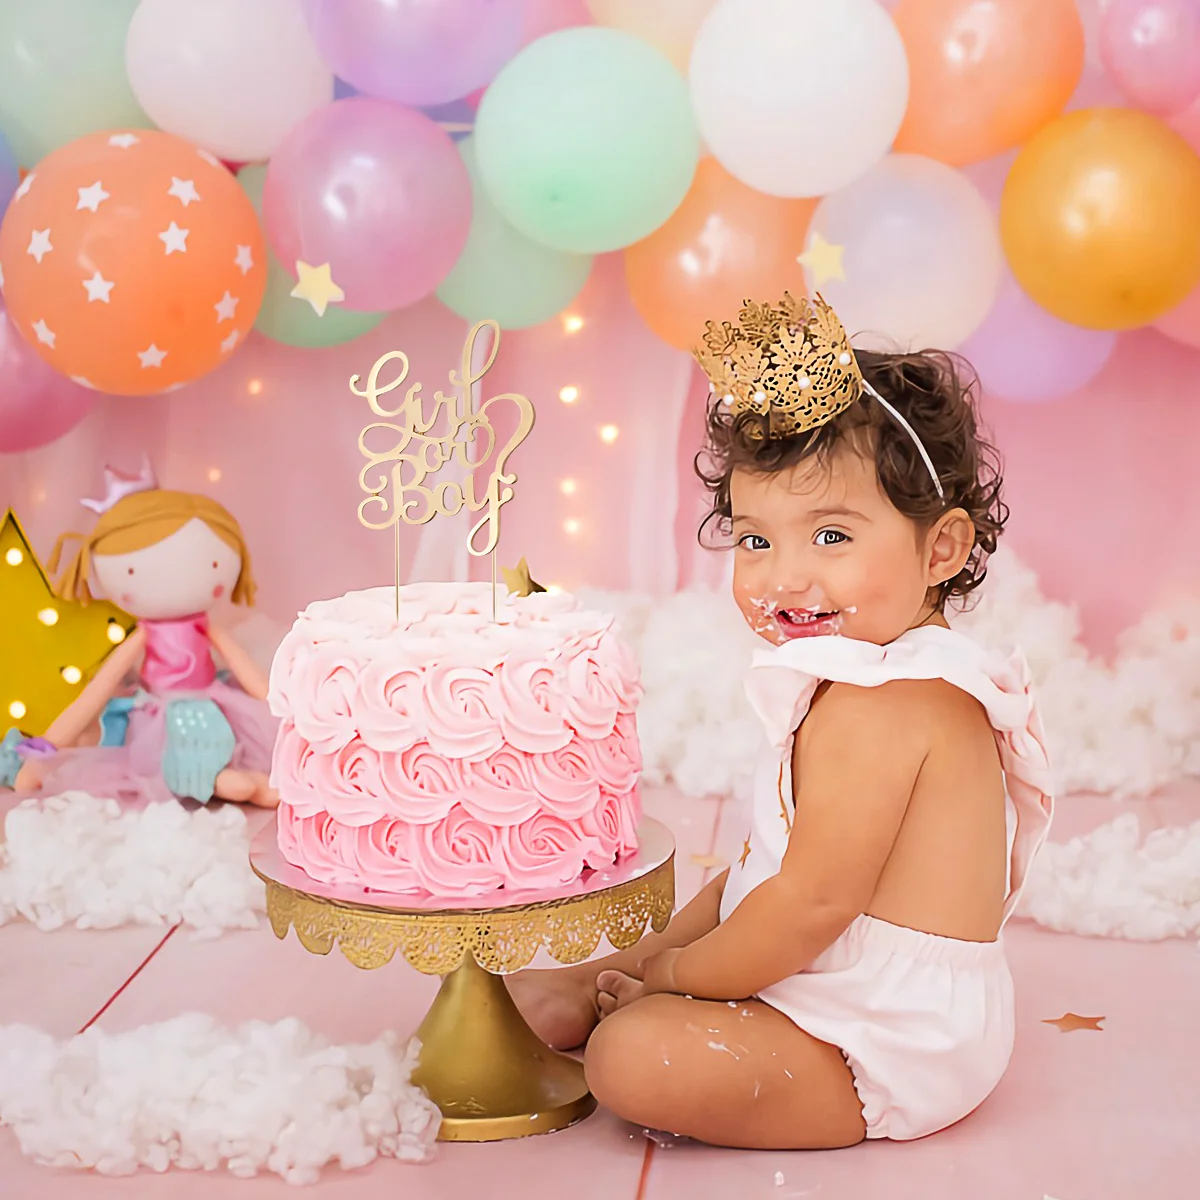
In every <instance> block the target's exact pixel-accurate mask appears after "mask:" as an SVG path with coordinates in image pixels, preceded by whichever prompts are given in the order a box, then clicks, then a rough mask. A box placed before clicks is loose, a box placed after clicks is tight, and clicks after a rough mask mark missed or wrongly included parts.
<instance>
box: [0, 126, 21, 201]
mask: <svg viewBox="0 0 1200 1200" xmlns="http://www.w3.org/2000/svg"><path fill="white" fill-rule="evenodd" d="M20 183H21V172H20V170H19V168H18V167H17V160H16V157H15V156H14V155H13V152H12V148H11V147H10V146H9V144H8V139H7V138H6V137H5V136H4V134H2V133H0V217H2V216H4V213H5V211H6V210H7V208H8V202H9V201H10V200H11V199H12V197H13V192H15V191H16V190H17V188H18V187H19V186H20Z"/></svg>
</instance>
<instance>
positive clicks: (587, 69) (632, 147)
mask: <svg viewBox="0 0 1200 1200" xmlns="http://www.w3.org/2000/svg"><path fill="white" fill-rule="evenodd" d="M649 2H650V0H647V3H649ZM475 143H476V153H477V155H478V158H479V170H480V174H481V176H482V178H483V182H484V185H485V186H486V187H487V190H488V194H489V195H490V196H491V198H492V201H493V202H494V203H495V205H496V207H497V208H498V209H499V210H500V212H501V213H503V214H504V216H505V217H507V218H508V220H509V221H511V222H512V224H513V225H515V226H516V227H517V228H518V229H519V230H520V231H521V232H522V233H525V234H528V235H529V236H530V237H531V238H534V239H536V240H537V241H539V242H544V243H545V244H546V245H547V246H554V247H555V248H557V249H559V250H571V251H574V252H575V253H577V254H600V253H603V252H605V251H608V250H619V249H620V248H621V247H623V246H628V245H630V244H631V243H632V242H636V241H640V240H641V239H642V238H644V237H645V236H646V235H647V234H650V233H653V232H654V230H655V229H657V228H658V227H659V226H660V225H661V224H662V223H663V222H664V221H665V220H666V219H667V218H668V217H669V216H670V215H671V213H673V212H674V211H675V209H676V208H678V206H679V203H680V201H682V200H683V197H684V195H685V194H686V193H687V190H688V187H689V186H690V185H691V182H692V176H693V175H694V174H695V171H696V161H697V157H698V155H699V151H700V140H699V135H698V134H697V132H696V125H695V121H694V119H693V117H692V105H691V100H690V98H689V95H688V89H687V84H686V83H685V81H684V79H683V76H682V75H680V74H679V72H678V71H677V70H676V69H675V68H674V67H673V66H672V65H671V61H670V60H669V59H668V58H667V57H666V55H664V54H663V53H661V52H660V51H659V50H656V49H655V48H654V47H653V46H651V45H649V44H648V43H646V42H643V41H641V40H640V39H638V38H636V37H634V36H633V35H632V34H628V33H624V32H622V31H621V30H619V29H606V28H603V27H601V26H585V27H582V28H575V29H563V30H560V31H559V32H557V33H552V34H550V35H549V36H548V37H543V38H538V39H537V41H535V42H531V43H530V44H529V45H528V46H526V47H525V49H524V50H522V51H521V52H520V54H518V55H517V56H516V58H514V59H512V61H511V62H509V64H508V65H507V66H506V67H505V68H504V69H503V70H502V71H501V72H500V74H499V75H497V76H496V78H495V79H494V80H493V81H492V83H491V84H490V85H489V86H488V89H487V91H486V92H484V94H483V102H482V103H481V104H480V106H479V112H478V113H477V114H476V118H475Z"/></svg>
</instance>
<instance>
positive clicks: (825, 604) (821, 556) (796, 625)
mask: <svg viewBox="0 0 1200 1200" xmlns="http://www.w3.org/2000/svg"><path fill="white" fill-rule="evenodd" d="M730 498H731V502H732V518H733V519H732V533H733V542H734V550H733V553H734V569H733V591H734V597H735V599H736V600H737V604H738V607H739V608H740V609H741V612H742V615H743V616H744V617H745V619H746V623H747V624H748V625H749V626H750V628H751V629H753V630H754V632H755V633H757V634H758V635H759V636H760V637H762V638H765V639H766V640H767V641H769V642H771V643H773V644H775V645H782V644H783V643H784V642H787V641H791V640H793V639H796V638H803V637H818V636H829V635H832V634H841V635H843V636H845V637H852V638H856V639H858V640H860V641H868V642H875V643H877V644H879V645H885V644H886V643H888V642H891V641H893V640H895V639H896V638H897V637H899V636H900V635H901V634H902V633H904V632H905V631H906V630H908V629H911V628H913V627H914V626H915V625H918V624H920V623H922V622H923V621H924V620H926V619H928V618H929V616H930V615H931V610H930V608H929V605H928V601H927V597H928V593H929V588H930V587H931V586H932V585H933V584H934V583H936V582H938V580H937V579H936V578H934V577H933V575H934V571H933V567H932V564H931V544H932V539H933V537H934V534H933V531H930V533H929V534H926V533H925V532H924V531H922V530H920V529H918V528H917V526H916V525H915V524H914V523H913V522H912V521H911V520H909V518H907V517H906V516H904V515H903V514H902V513H901V512H899V511H898V510H897V509H896V508H895V507H894V506H893V505H892V503H891V501H890V500H889V499H888V497H887V496H886V494H885V493H884V491H883V489H882V488H881V486H880V484H879V480H878V477H877V476H876V474H875V467H874V463H873V462H872V461H871V460H869V459H867V458H865V457H863V456H862V455H860V454H858V453H856V452H855V451H854V450H853V449H851V448H844V449H841V450H839V451H836V452H835V453H834V454H833V455H832V457H831V458H830V459H829V460H828V461H827V462H818V461H816V460H815V459H808V460H804V461H802V462H801V463H799V464H798V465H797V466H796V467H795V468H794V469H792V470H789V471H782V472H779V473H777V474H774V475H759V474H752V473H750V472H748V471H742V470H737V471H735V472H734V474H733V477H732V479H731V481H730Z"/></svg>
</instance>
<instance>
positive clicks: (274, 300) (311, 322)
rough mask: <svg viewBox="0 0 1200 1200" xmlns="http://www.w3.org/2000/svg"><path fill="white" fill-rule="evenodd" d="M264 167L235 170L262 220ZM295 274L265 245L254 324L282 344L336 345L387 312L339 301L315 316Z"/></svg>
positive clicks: (313, 347)
mask: <svg viewBox="0 0 1200 1200" xmlns="http://www.w3.org/2000/svg"><path fill="white" fill-rule="evenodd" d="M266 178H267V168H266V167H265V166H262V165H260V164H258V163H255V164H253V165H252V166H249V167H243V168H242V169H241V170H240V171H239V172H238V174H237V181H238V183H240V184H241V185H242V190H243V191H244V192H245V193H246V195H247V196H249V197H250V203H251V204H253V205H254V211H255V212H256V213H258V217H259V220H260V221H261V220H262V194H263V184H264V183H265V182H266ZM295 286H296V277H295V276H294V275H293V274H292V273H291V272H290V271H288V270H286V269H285V268H284V266H283V264H282V263H281V262H280V261H279V259H278V258H276V257H275V251H274V250H271V249H270V248H269V247H268V249H267V290H266V293H265V295H264V296H263V302H262V308H260V309H259V310H258V317H257V319H256V320H255V322H254V328H255V329H257V330H258V332H259V333H261V334H262V335H263V337H268V338H270V339H271V341H273V342H282V343H283V344H284V345H285V346H298V347H300V348H301V349H305V350H316V349H318V348H320V347H322V346H340V345H341V344H342V343H343V342H352V341H353V340H354V339H355V338H356V337H360V336H361V335H362V334H364V333H370V331H371V330H372V329H374V328H375V326H376V325H378V324H379V323H380V322H381V321H382V320H383V318H384V317H386V316H387V313H364V312H351V311H350V310H349V309H347V308H342V307H341V305H338V304H331V305H329V307H328V308H326V310H325V315H324V316H323V317H318V316H317V314H316V312H315V311H314V310H313V306H312V305H311V304H309V302H308V301H307V300H297V299H296V297H295V296H293V295H292V294H291V293H292V288H294V287H295Z"/></svg>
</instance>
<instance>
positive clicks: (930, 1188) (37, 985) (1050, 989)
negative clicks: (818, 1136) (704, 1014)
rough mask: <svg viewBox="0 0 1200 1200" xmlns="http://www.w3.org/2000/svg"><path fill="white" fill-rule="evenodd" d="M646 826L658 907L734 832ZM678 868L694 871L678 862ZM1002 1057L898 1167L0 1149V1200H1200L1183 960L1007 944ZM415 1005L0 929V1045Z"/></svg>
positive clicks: (364, 988)
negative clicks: (272, 1170)
mask: <svg viewBox="0 0 1200 1200" xmlns="http://www.w3.org/2000/svg"><path fill="white" fill-rule="evenodd" d="M649 808H650V811H651V812H652V814H653V815H655V816H658V817H659V818H661V819H664V820H666V821H667V822H668V823H669V824H670V825H671V826H672V828H673V829H674V830H675V834H676V838H677V840H678V844H679V852H678V857H677V861H678V877H679V878H678V884H679V894H680V896H681V897H683V898H686V897H687V896H689V895H690V894H691V893H692V892H694V891H695V890H696V888H697V887H698V886H699V885H700V884H701V882H702V881H703V879H704V877H705V874H706V871H707V870H709V869H712V868H709V867H707V865H706V864H707V861H708V859H709V858H710V857H711V856H716V857H721V858H723V859H726V860H728V859H729V858H730V857H732V856H733V854H734V853H735V851H736V848H737V846H739V845H740V843H741V839H742V836H743V830H742V823H741V820H740V819H739V817H738V814H737V813H736V811H735V809H734V806H733V805H732V804H727V803H721V802H716V801H704V800H691V799H685V798H683V797H680V796H678V795H675V794H673V793H671V792H667V791H660V792H657V793H655V794H653V795H652V796H651V797H650V801H649ZM1121 811H1123V808H1122V807H1121V806H1119V805H1116V804H1114V803H1113V802H1111V801H1109V800H1105V799H1092V798H1079V799H1075V800H1073V801H1070V802H1068V803H1066V804H1064V805H1063V806H1062V809H1061V818H1062V819H1061V821H1060V823H1059V826H1058V828H1057V829H1056V831H1055V836H1056V839H1057V840H1065V839H1066V838H1067V837H1069V836H1071V835H1073V834H1076V833H1080V832H1085V831H1086V830H1087V829H1088V828H1090V827H1092V826H1095V825H1097V824H1100V823H1102V822H1104V821H1107V820H1110V819H1112V817H1114V816H1116V815H1118V814H1119V813H1120V812H1121ZM1137 811H1138V812H1140V813H1142V814H1143V815H1144V820H1143V825H1144V826H1145V827H1153V826H1156V825H1159V824H1166V823H1170V824H1179V823H1183V822H1190V821H1194V820H1197V819H1200V788H1191V787H1188V788H1181V789H1176V790H1175V791H1174V792H1173V793H1172V794H1170V795H1167V796H1164V797H1161V798H1159V799H1157V800H1155V801H1151V802H1146V803H1143V804H1139V805H1138V806H1137ZM697 859H699V860H700V861H699V862H698V861H696V860H697ZM1009 945H1010V953H1011V958H1012V963H1013V970H1014V974H1015V975H1016V979H1017V989H1018V999H1019V1010H1018V1021H1019V1026H1020V1028H1019V1031H1018V1045H1017V1051H1016V1055H1015V1058H1014V1061H1013V1065H1012V1068H1011V1070H1010V1072H1009V1075H1008V1077H1007V1078H1006V1079H1005V1081H1004V1082H1003V1084H1002V1085H1001V1087H1000V1088H999V1090H998V1091H997V1092H996V1094H995V1095H994V1096H993V1097H992V1099H991V1100H990V1101H989V1102H988V1103H987V1104H986V1105H985V1106H984V1107H983V1108H982V1109H980V1111H979V1112H978V1113H976V1114H975V1115H974V1116H972V1117H971V1118H969V1119H968V1120H967V1121H965V1122H963V1123H962V1124H961V1125H959V1126H957V1127H956V1128H954V1129H951V1130H949V1131H947V1132H945V1133H941V1134H938V1135H936V1136H934V1137H932V1138H928V1139H926V1140H924V1141H922V1142H917V1143H911V1144H907V1145H901V1144H891V1143H878V1142H872V1143H867V1144H865V1145H862V1146H859V1147H855V1148H854V1149H851V1150H842V1151H837V1152H832V1153H814V1154H803V1153H790V1154H789V1153H778V1154H776V1153H744V1152H739V1151H731V1150H715V1149H710V1148H706V1147H702V1146H695V1145H688V1144H684V1145H676V1146H672V1147H669V1148H665V1147H661V1146H656V1145H654V1144H652V1143H650V1142H648V1141H647V1140H646V1139H645V1138H644V1137H643V1135H642V1133H641V1131H640V1130H635V1129H631V1128H629V1127H627V1126H624V1125H622V1124H621V1123H620V1122H618V1121H617V1120H615V1119H614V1118H612V1117H611V1116H609V1115H608V1114H607V1113H604V1112H601V1113H598V1114H597V1115H596V1116H595V1117H593V1118H591V1119H590V1120H588V1121H586V1122H584V1123H583V1124H582V1125H580V1126H577V1127H576V1128H574V1129H571V1130H567V1131H564V1132H562V1133H559V1134H554V1135H550V1136H547V1137H541V1138H531V1139H528V1140H526V1141H517V1142H507V1143H501V1144H495V1145H486V1146H444V1147H441V1148H440V1150H439V1153H438V1156H437V1158H436V1160H435V1161H434V1162H433V1163H432V1164H430V1165H428V1166H420V1167H414V1166H404V1165H400V1164H396V1163H391V1162H383V1163H377V1164H375V1165H374V1166H372V1167H370V1168H367V1169H366V1170H363V1171H359V1172H354V1173H343V1172H341V1171H338V1170H329V1171H327V1172H326V1173H325V1175H324V1177H323V1179H322V1181H321V1182H320V1183H319V1184H317V1185H315V1186H314V1187H312V1188H309V1189H306V1190H305V1191H300V1192H298V1191H297V1190H296V1189H293V1188H291V1187H289V1186H288V1185H287V1184H285V1183H283V1182H282V1181H280V1180H279V1179H277V1178H275V1177H270V1176H264V1177H262V1178H260V1179H256V1180H253V1181H248V1182H243V1181H239V1180H235V1179H233V1178H232V1177H230V1176H226V1175H194V1174H187V1173H183V1172H174V1173H171V1174H169V1175H166V1176H154V1175H151V1174H141V1175H138V1176H136V1177H133V1178H130V1179H123V1180H108V1179H101V1178H98V1177H95V1176H92V1175H87V1174H76V1173H71V1172H64V1171H50V1170H47V1169H45V1168H41V1167H38V1166H36V1165H35V1164H34V1163H32V1162H30V1161H29V1160H27V1159H25V1158H23V1157H22V1156H21V1154H20V1152H19V1151H18V1149H17V1146H16V1142H15V1139H13V1137H12V1135H11V1134H10V1133H8V1132H6V1131H3V1130H0V1198H3V1200H35V1198H36V1200H158V1198H160V1197H161V1198H164V1200H165V1198H170V1200H193V1198H195V1197H213V1196H219V1197H230V1198H236V1197H238V1196H246V1197H248V1198H249V1200H273V1198H276V1197H283V1196H289V1197H295V1196H297V1195H304V1194H307V1195H312V1196H314V1197H317V1198H318V1200H319V1198H320V1197H326V1196H328V1197H346V1198H354V1200H374V1198H375V1197H389V1198H393V1197H398V1196H399V1197H404V1198H405V1200H458V1198H460V1197H461V1198H463V1200H467V1198H471V1200H474V1198H476V1197H481V1198H484V1200H510V1198H511V1200H517V1198H518V1197H520V1198H526V1200H527V1198H531V1197H533V1198H539V1200H540V1198H542V1197H546V1198H547V1200H550V1198H554V1200H558V1198H560V1197H561V1198H571V1200H592V1198H595V1200H685V1198H686V1200H708V1198H712V1200H753V1198H755V1197H763V1198H766V1200H785V1198H788V1197H815V1198H817V1200H1043V1198H1044V1197H1052V1198H1054V1200H1194V1198H1195V1197H1197V1196H1198V1195H1200V1183H1198V1182H1197V1178H1198V1177H1200V1130H1198V1128H1197V1127H1198V1126H1200V1017H1198V1016H1197V1013H1198V1010H1200V952H1198V951H1197V947H1196V945H1195V944H1194V943H1193V942H1191V941H1176V942H1167V943H1160V944H1154V945H1139V944H1132V943H1124V942H1115V941H1101V940H1088V939H1083V938H1075V937H1070V936H1066V935H1061V934H1053V933H1048V932H1045V931H1043V930H1040V929H1037V928H1035V927H1031V926H1028V925H1026V924H1023V923H1022V924H1018V925H1016V926H1014V927H1013V928H1012V930H1011V933H1010V936H1009ZM433 991H434V983H433V982H432V981H430V980H429V979H426V978H424V977H422V976H419V975H417V974H416V973H415V972H413V971H411V970H410V969H409V968H408V967H407V966H405V965H402V964H400V963H394V964H393V965H391V966H390V967H388V968H385V969H383V970H380V971H373V972H367V971H359V970H356V969H355V968H354V967H352V966H350V964H349V963H347V962H346V961H345V960H344V959H343V958H341V956H340V955H338V954H336V953H335V954H333V955H331V956H330V957H329V958H327V959H322V958H318V957H314V956H312V955H309V954H306V953H305V952H304V951H303V950H302V949H301V947H300V946H299V944H298V943H297V942H296V940H295V938H294V936H289V938H288V940H287V941H286V942H282V943H281V942H277V941H276V940H275V938H274V937H273V936H272V935H271V934H270V932H269V931H267V930H266V929H264V930H262V931H260V932H257V933H232V934H226V935H225V936H224V937H222V938H220V939H219V940H216V941H208V942H197V941H192V940H191V939H190V938H189V937H188V936H187V935H186V934H185V933H182V932H176V931H168V930H164V929H122V930H116V931H111V932H79V931H74V930H72V931H65V932H59V933H54V934H44V933H39V932H37V931H36V930H35V929H33V928H32V927H30V926H28V925H24V924H22V923H14V924H11V925H9V926H6V927H4V928H2V929H0V1023H9V1022H16V1021H22V1022H27V1023H30V1024H35V1025H38V1026H40V1027H42V1028H44V1029H47V1030H49V1031H51V1032H53V1033H55V1034H58V1035H60V1036H66V1035H68V1034H71V1033H73V1032H75V1031H77V1030H80V1029H83V1028H86V1027H87V1026H89V1025H91V1024H93V1023H95V1022H97V1021H99V1022H101V1023H102V1024H103V1026H104V1027H105V1028H108V1029H112V1030H120V1029H128V1028H131V1027H134V1026H137V1025H140V1024H143V1023H146V1022H153V1021H161V1020H164V1019H166V1018H168V1017H171V1016H175V1015H177V1014H179V1013H181V1012H185V1011H189V1010H202V1011H207V1012H211V1013H213V1014H214V1015H216V1016H217V1017H219V1018H221V1019H223V1020H226V1021H229V1022H237V1021H240V1020H243V1019H247V1018H251V1017H259V1018H265V1019H276V1018H280V1017H284V1016H295V1017H299V1018H301V1019H302V1020H304V1021H305V1022H306V1023H307V1024H308V1025H309V1026H310V1027H312V1028H314V1029H316V1030H319V1031H320V1032H321V1033H323V1034H325V1035H327V1036H329V1037H331V1038H334V1039H337V1040H341V1041H366V1040H370V1039H372V1038H374V1037H375V1036H377V1035H378V1034H379V1033H380V1032H381V1031H382V1030H383V1029H385V1028H388V1027H392V1028H395V1029H397V1030H399V1031H401V1032H408V1031H410V1030H411V1029H413V1028H415V1026H416V1024H417V1022H418V1021H419V1019H420V1016H421V1014H422V1013H423V1011H424V1008H425V1006H426V1005H427V1003H428V1001H429V999H430V997H431V996H432V994H433ZM1068 1011H1070V1012H1076V1013H1080V1014H1083V1015H1087V1016H1099V1015H1104V1016H1105V1017H1106V1021H1105V1023H1104V1031H1103V1032H1090V1031H1082V1032H1075V1033H1069V1034H1063V1033H1060V1032H1059V1031H1058V1030H1057V1029H1056V1028H1054V1027H1053V1026H1050V1025H1046V1024H1044V1023H1043V1021H1044V1020H1046V1019H1049V1018H1055V1017H1059V1016H1061V1015H1062V1014H1063V1013H1064V1012H1068Z"/></svg>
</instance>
